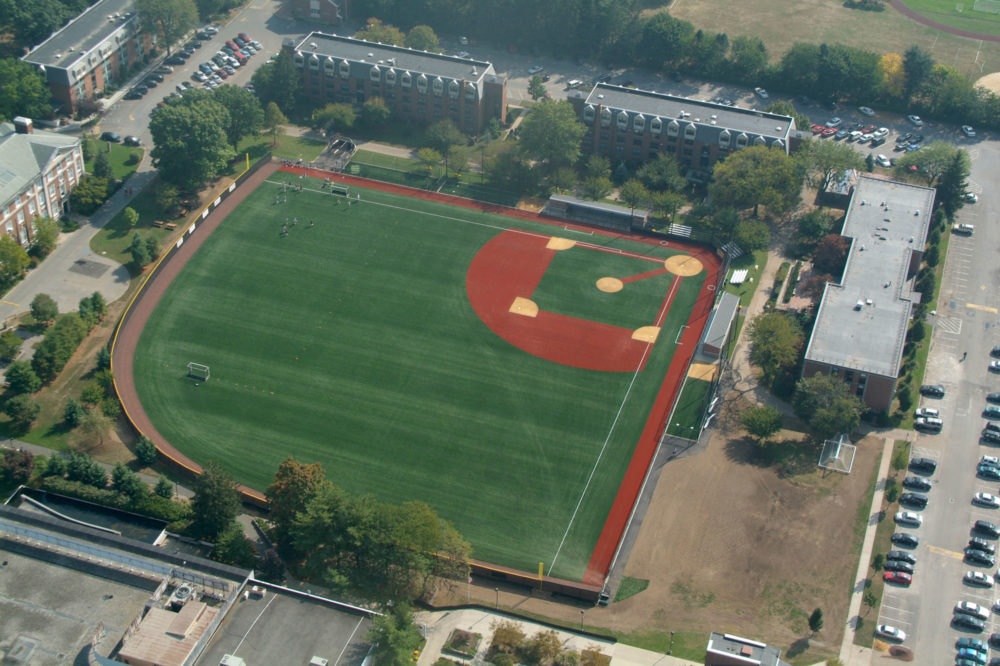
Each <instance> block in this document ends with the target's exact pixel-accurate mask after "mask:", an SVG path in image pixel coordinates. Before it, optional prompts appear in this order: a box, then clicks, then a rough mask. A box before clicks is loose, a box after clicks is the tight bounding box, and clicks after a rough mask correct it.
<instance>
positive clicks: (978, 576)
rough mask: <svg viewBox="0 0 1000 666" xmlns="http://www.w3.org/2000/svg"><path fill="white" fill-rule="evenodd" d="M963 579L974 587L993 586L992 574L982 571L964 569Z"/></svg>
mask: <svg viewBox="0 0 1000 666" xmlns="http://www.w3.org/2000/svg"><path fill="white" fill-rule="evenodd" d="M963 580H965V582H966V583H968V584H969V585H975V586H976V587H993V576H987V575H986V574H984V573H983V572H982V571H972V570H969V571H966V572H965V578H964V579H963Z"/></svg>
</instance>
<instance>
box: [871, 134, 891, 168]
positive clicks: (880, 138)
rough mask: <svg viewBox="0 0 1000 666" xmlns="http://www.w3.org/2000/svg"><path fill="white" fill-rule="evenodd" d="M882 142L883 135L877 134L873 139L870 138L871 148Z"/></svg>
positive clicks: (883, 139)
mask: <svg viewBox="0 0 1000 666" xmlns="http://www.w3.org/2000/svg"><path fill="white" fill-rule="evenodd" d="M883 143H885V137H884V136H877V137H875V138H874V139H872V143H871V146H872V148H877V147H878V146H881V145H882V144H883ZM890 164H891V163H890Z"/></svg>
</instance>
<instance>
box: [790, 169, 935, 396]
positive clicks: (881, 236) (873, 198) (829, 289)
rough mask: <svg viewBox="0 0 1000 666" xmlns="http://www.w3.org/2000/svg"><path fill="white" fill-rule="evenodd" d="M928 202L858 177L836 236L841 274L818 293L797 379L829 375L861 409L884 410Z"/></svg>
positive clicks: (912, 300)
mask: <svg viewBox="0 0 1000 666" xmlns="http://www.w3.org/2000/svg"><path fill="white" fill-rule="evenodd" d="M933 205H934V189H933V188H930V187H921V186H919V185H910V184H909V183H901V182H896V181H892V180H883V179H881V178H874V177H871V176H862V177H861V178H859V179H858V184H857V185H856V186H855V188H854V192H853V194H852V195H851V202H850V205H849V206H848V209H847V217H846V218H845V220H844V229H843V231H842V232H841V235H843V236H846V237H848V238H849V239H850V241H851V245H850V248H849V250H848V253H847V264H846V266H845V267H844V275H843V277H842V278H841V280H840V282H839V283H832V282H830V283H827V285H826V288H825V289H824V291H823V299H822V300H821V301H820V305H819V310H818V311H817V313H816V323H815V324H814V325H813V332H812V335H811V336H810V338H809V344H808V346H807V347H806V353H805V362H804V364H803V367H802V376H803V377H811V376H813V375H815V374H816V373H819V372H823V373H826V374H830V375H835V376H837V377H839V378H840V379H842V380H843V381H844V382H846V383H847V384H848V385H849V386H850V387H851V391H852V392H853V393H854V394H855V395H856V396H858V397H859V398H861V400H862V401H864V403H865V404H866V405H867V406H868V407H870V408H872V409H876V410H884V409H888V408H889V406H890V405H891V404H892V398H893V395H894V394H895V392H896V381H897V379H898V376H899V367H900V363H901V362H902V358H903V345H904V343H905V341H906V332H907V329H908V327H909V324H910V317H911V316H912V312H913V306H914V304H916V303H918V302H919V300H920V294H919V293H917V292H915V291H913V279H914V277H916V274H917V271H918V270H919V269H920V262H921V260H922V258H923V252H924V244H925V243H926V242H927V231H928V228H929V225H930V220H931V211H932V207H933Z"/></svg>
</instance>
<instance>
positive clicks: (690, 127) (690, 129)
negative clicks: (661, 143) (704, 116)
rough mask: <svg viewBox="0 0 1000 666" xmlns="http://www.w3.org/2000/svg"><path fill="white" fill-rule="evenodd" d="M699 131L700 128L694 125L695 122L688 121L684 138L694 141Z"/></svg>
mask: <svg viewBox="0 0 1000 666" xmlns="http://www.w3.org/2000/svg"><path fill="white" fill-rule="evenodd" d="M697 132H698V128H697V127H695V126H694V123H688V124H687V125H686V126H685V127H684V138H685V139H686V140H689V141H694V137H695V134H696V133H697Z"/></svg>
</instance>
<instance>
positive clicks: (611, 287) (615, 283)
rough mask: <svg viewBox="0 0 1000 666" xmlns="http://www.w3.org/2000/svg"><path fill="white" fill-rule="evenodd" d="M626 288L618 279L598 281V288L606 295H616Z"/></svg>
mask: <svg viewBox="0 0 1000 666" xmlns="http://www.w3.org/2000/svg"><path fill="white" fill-rule="evenodd" d="M624 287H625V285H624V284H623V283H622V281H621V280H619V279H618V278H613V277H602V278H601V279H600V280H598V281H597V288H598V289H600V290H601V291H603V292H604V293H606V294H616V293H618V292H619V291H621V290H622V289H623V288H624Z"/></svg>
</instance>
